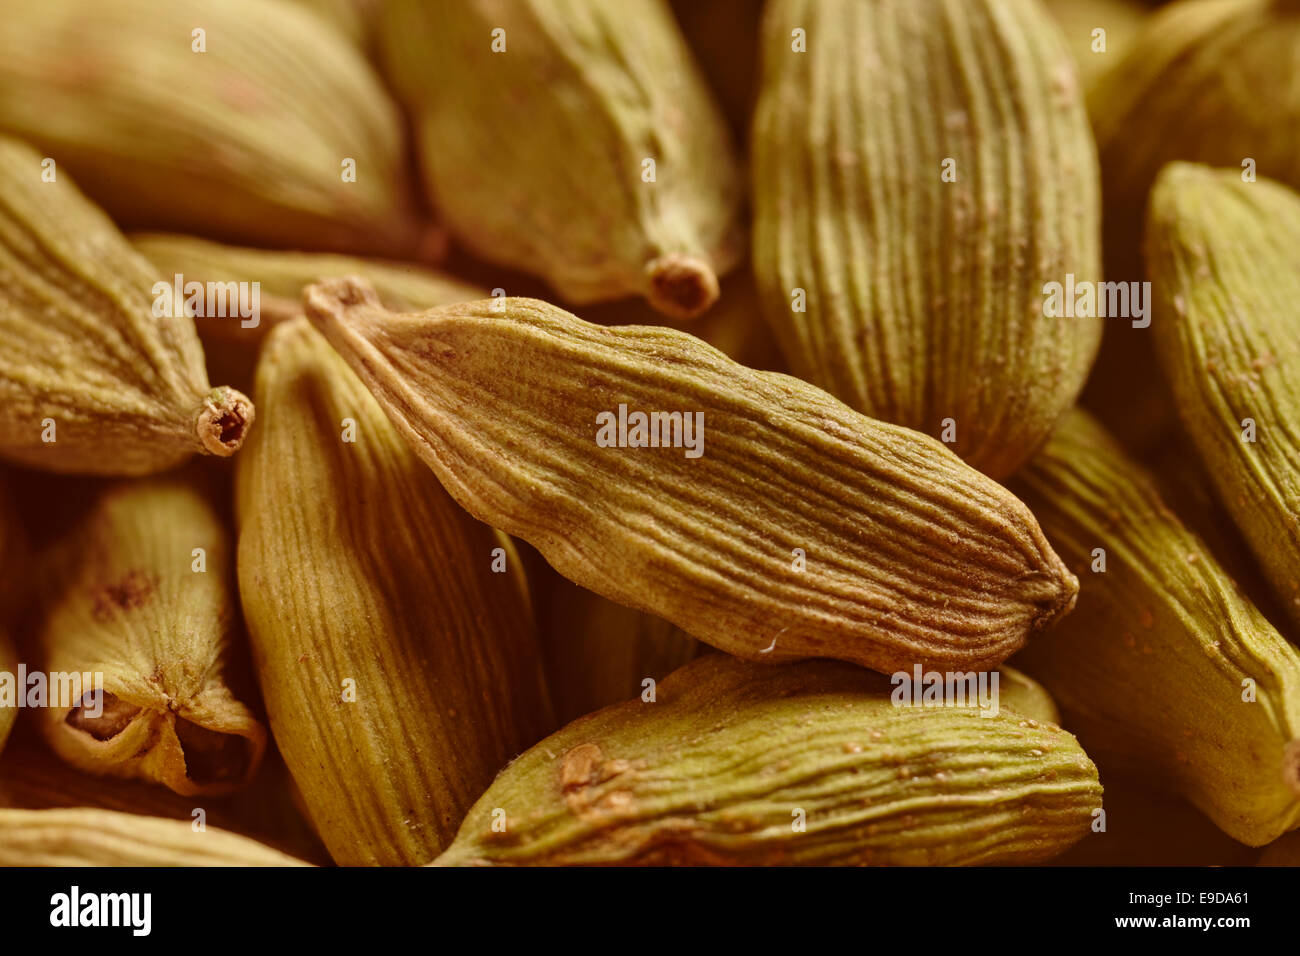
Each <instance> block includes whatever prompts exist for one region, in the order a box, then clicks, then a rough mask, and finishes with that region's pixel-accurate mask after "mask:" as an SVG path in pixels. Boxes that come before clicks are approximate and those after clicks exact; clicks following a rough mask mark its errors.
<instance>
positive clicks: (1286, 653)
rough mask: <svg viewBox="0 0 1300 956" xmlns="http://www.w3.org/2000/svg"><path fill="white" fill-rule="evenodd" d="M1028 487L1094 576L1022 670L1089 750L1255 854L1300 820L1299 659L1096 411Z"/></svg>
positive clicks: (1075, 420) (1034, 645) (1070, 557)
mask: <svg viewBox="0 0 1300 956" xmlns="http://www.w3.org/2000/svg"><path fill="white" fill-rule="evenodd" d="M1014 487H1015V488H1016V489H1017V490H1018V491H1019V492H1020V493H1021V494H1022V495H1023V497H1024V499H1025V501H1026V502H1027V503H1028V504H1029V506H1030V507H1031V508H1032V509H1033V510H1034V513H1035V514H1036V515H1037V516H1038V518H1039V520H1040V521H1041V522H1042V524H1043V529H1044V530H1045V531H1046V532H1047V535H1048V537H1049V538H1050V539H1051V541H1052V543H1053V544H1054V545H1055V547H1057V548H1058V549H1060V552H1061V554H1062V556H1063V557H1065V559H1066V561H1067V562H1069V563H1070V565H1071V567H1073V568H1074V569H1075V570H1076V571H1077V572H1078V574H1079V576H1080V578H1081V587H1080V594H1079V603H1078V607H1076V608H1075V610H1074V612H1073V613H1072V614H1071V615H1070V616H1069V617H1067V618H1066V619H1065V620H1063V621H1062V622H1061V623H1060V624H1059V625H1058V626H1057V627H1056V628H1054V629H1053V630H1052V631H1051V632H1049V633H1047V634H1043V635H1041V636H1040V637H1038V638H1037V639H1036V640H1034V641H1033V642H1031V643H1030V645H1029V646H1028V647H1027V648H1026V649H1025V651H1024V652H1022V653H1021V654H1020V655H1018V656H1017V658H1016V666H1018V667H1022V668H1024V670H1025V671H1027V672H1028V673H1029V674H1030V675H1031V676H1033V677H1034V678H1035V679H1037V680H1039V681H1041V682H1042V683H1043V684H1044V685H1045V686H1046V687H1047V689H1048V690H1049V691H1050V692H1051V693H1052V696H1053V697H1054V698H1055V699H1056V701H1057V703H1058V704H1059V705H1060V707H1061V711H1062V713H1063V715H1064V718H1065V724H1066V726H1068V727H1069V728H1070V729H1071V730H1072V731H1073V732H1075V733H1076V734H1078V736H1079V739H1080V741H1081V742H1082V743H1083V745H1084V746H1085V747H1086V748H1087V749H1088V753H1089V754H1090V755H1092V756H1093V757H1094V758H1095V759H1097V760H1098V761H1099V763H1100V764H1101V766H1102V767H1103V768H1104V769H1109V768H1111V767H1114V768H1115V769H1116V770H1118V771H1120V772H1124V773H1130V774H1132V775H1134V776H1135V777H1137V778H1138V779H1143V780H1148V781H1150V782H1151V783H1153V784H1155V785H1156V786H1159V787H1161V788H1162V789H1166V790H1171V791H1173V792H1174V793H1177V794H1178V795H1180V796H1182V797H1184V798H1186V799H1187V800H1188V801H1190V802H1191V803H1192V804H1193V805H1194V806H1196V807H1197V808H1199V809H1200V810H1201V811H1202V812H1203V813H1205V815H1206V816H1208V817H1209V818H1210V819H1211V820H1213V821H1214V822H1215V824H1217V825H1218V826H1219V828H1220V829H1222V830H1223V831H1224V832H1225V833H1227V834H1228V835H1229V836H1231V837H1233V838H1234V839H1236V840H1239V841H1241V842H1242V843H1245V844H1248V845H1250V846H1260V845H1262V844H1264V843H1267V842H1269V841H1270V840H1273V839H1275V838H1276V837H1278V836H1280V835H1281V834H1283V833H1285V832H1286V831H1287V830H1290V829H1292V828H1294V827H1295V826H1297V825H1300V652H1297V650H1296V648H1295V647H1293V646H1292V645H1291V644H1289V643H1287V641H1286V640H1285V639H1284V638H1283V637H1282V636H1281V635H1280V634H1278V632H1277V631H1276V630H1274V629H1273V627H1272V625H1270V624H1269V622H1268V621H1267V620H1266V619H1265V618H1264V616H1263V615H1262V614H1261V613H1260V612H1259V611H1258V610H1257V609H1256V608H1255V606H1254V605H1252V604H1251V603H1250V602H1249V601H1248V600H1246V599H1245V598H1244V597H1243V596H1242V595H1241V594H1240V592H1239V591H1238V590H1237V587H1236V585H1235V584H1234V583H1233V581H1232V579H1231V578H1230V577H1229V575H1228V574H1227V572H1226V571H1224V569H1223V568H1222V567H1221V566H1220V565H1219V564H1218V562H1217V561H1216V560H1215V558H1214V556H1213V555H1212V554H1211V553H1210V551H1209V549H1207V548H1206V547H1205V545H1204V544H1203V543H1202V542H1201V540H1200V539H1199V538H1198V537H1197V536H1196V535H1195V534H1193V533H1192V532H1191V531H1189V530H1188V529H1187V528H1186V527H1185V526H1184V525H1183V524H1182V523H1181V522H1180V521H1179V519H1178V518H1177V517H1176V516H1175V515H1174V514H1173V513H1172V512H1171V511H1170V510H1169V509H1168V508H1167V507H1166V505H1165V503H1164V502H1163V501H1162V500H1161V498H1160V496H1159V493H1158V491H1157V489H1156V486H1155V483H1154V482H1153V481H1152V480H1151V479H1150V477H1149V476H1147V475H1146V473H1145V471H1144V470H1143V469H1142V468H1141V467H1140V466H1139V465H1138V464H1137V463H1136V462H1135V461H1132V460H1131V459H1129V458H1128V457H1127V456H1126V455H1125V454H1124V453H1123V451H1122V450H1121V449H1120V447H1119V446H1118V444H1117V443H1116V442H1115V441H1114V440H1113V439H1111V438H1110V437H1109V436H1108V435H1107V434H1106V433H1105V432H1104V431H1103V430H1102V429H1101V428H1100V426H1098V425H1097V424H1096V423H1095V422H1094V421H1093V420H1092V419H1090V418H1089V417H1088V416H1087V415H1086V413H1084V412H1072V413H1071V414H1070V416H1068V417H1067V418H1066V419H1065V421H1064V422H1063V423H1062V425H1061V427H1060V429H1059V430H1058V432H1057V433H1056V434H1055V435H1054V436H1053V437H1052V440H1051V441H1050V442H1049V443H1048V444H1047V446H1046V447H1045V448H1044V449H1043V450H1042V451H1041V452H1040V453H1039V454H1038V455H1036V456H1035V457H1034V459H1033V460H1032V461H1031V462H1030V464H1029V465H1028V466H1027V467H1026V468H1025V469H1024V471H1023V472H1022V474H1021V475H1020V477H1019V478H1018V479H1017V481H1016V482H1015V483H1014ZM1103 562H1104V563H1103ZM1102 568H1104V570H1102Z"/></svg>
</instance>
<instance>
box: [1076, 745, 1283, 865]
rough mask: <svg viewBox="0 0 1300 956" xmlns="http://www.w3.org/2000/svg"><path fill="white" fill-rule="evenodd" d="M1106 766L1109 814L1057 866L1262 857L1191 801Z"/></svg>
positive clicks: (1239, 861) (1234, 861)
mask: <svg viewBox="0 0 1300 956" xmlns="http://www.w3.org/2000/svg"><path fill="white" fill-rule="evenodd" d="M1101 769H1102V776H1103V777H1104V778H1105V781H1106V806H1105V814H1106V815H1105V817H1104V818H1102V817H1098V819H1097V820H1096V821H1094V824H1093V832H1092V833H1091V834H1089V836H1088V839H1086V840H1080V841H1079V842H1078V843H1076V844H1075V845H1074V846H1072V847H1070V849H1068V850H1066V851H1065V852H1064V853H1063V854H1061V855H1060V856H1058V857H1057V858H1056V859H1054V860H1052V865H1053V866H1250V865H1251V864H1253V863H1255V861H1256V860H1257V859H1258V858H1259V855H1260V854H1259V850H1258V849H1255V848H1252V847H1247V846H1242V845H1241V844H1240V843H1238V842H1237V841H1236V840H1234V839H1232V837H1230V836H1228V835H1227V834H1226V833H1224V832H1223V831H1222V830H1220V829H1219V828H1218V827H1216V826H1215V825H1214V824H1213V823H1211V822H1210V821H1209V820H1208V819H1206V817H1205V815H1204V814H1203V813H1201V812H1200V811H1199V810H1197V809H1196V808H1195V807H1193V806H1192V805H1191V804H1190V803H1188V802H1187V801H1186V800H1182V799H1180V798H1178V797H1174V796H1171V795H1170V794H1168V793H1163V792H1161V791H1160V790H1158V789H1154V788H1153V787H1152V786H1151V785H1150V783H1146V784H1144V783H1142V782H1141V781H1135V780H1132V779H1130V778H1128V777H1125V776H1123V775H1122V774H1116V773H1112V772H1110V770H1109V769H1108V768H1106V767H1105V766H1103V767H1102V768H1101ZM1103 823H1104V825H1105V828H1104V829H1103V828H1102V824H1103Z"/></svg>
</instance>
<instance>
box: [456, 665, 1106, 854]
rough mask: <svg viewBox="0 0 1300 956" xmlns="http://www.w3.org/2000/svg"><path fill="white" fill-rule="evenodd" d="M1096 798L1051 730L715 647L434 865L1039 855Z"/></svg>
mask: <svg viewBox="0 0 1300 956" xmlns="http://www.w3.org/2000/svg"><path fill="white" fill-rule="evenodd" d="M1100 806H1101V786H1100V784H1098V782H1097V770H1096V768H1095V767H1094V766H1093V765H1092V762H1091V761H1090V760H1089V759H1088V758H1087V756H1086V755H1085V754H1084V752H1083V750H1081V749H1080V747H1079V745H1078V743H1077V742H1076V741H1075V739H1074V738H1073V737H1071V736H1070V735H1069V734H1068V733H1066V732H1065V731H1063V730H1061V729H1060V728H1059V727H1056V726H1054V725H1051V724H1041V723H1039V722H1038V721H1035V720H1032V719H1030V718H1027V717H1023V716H1019V715H1016V714H1013V713H1011V712H1010V711H1002V712H1000V713H999V714H998V715H997V716H996V717H992V718H988V717H981V716H979V712H978V711H977V710H975V709H967V708H958V707H940V708H931V709H922V708H905V707H896V706H894V704H893V703H892V702H891V700H890V686H889V682H888V681H886V680H885V679H883V678H881V677H879V676H877V675H872V674H869V673H867V672H865V671H863V670H861V669H859V668H855V667H850V666H848V665H844V664H838V663H833V662H828V661H810V662H805V663H802V664H793V665H788V666H784V667H775V668H772V667H762V666H759V665H755V664H748V663H745V662H743V661H739V660H736V659H735V658H732V657H729V656H727V655H724V654H710V655H707V656H706V657H704V658H702V659H700V660H698V661H696V662H694V663H692V664H688V665H687V666H686V667H684V668H682V669H681V670H679V671H677V672H676V673H674V674H673V675H672V676H670V677H669V678H668V679H667V680H665V681H664V682H663V683H662V684H661V685H660V688H659V699H658V701H657V702H656V703H653V704H649V703H642V702H641V701H640V700H634V701H630V702H628V703H625V704H618V705H615V706H613V707H609V708H606V709H605V710H602V711H600V712H599V713H596V714H592V715H591V716H589V717H585V718H583V719H581V720H578V721H575V722H574V723H572V724H569V725H568V726H567V727H565V728H564V729H563V730H561V731H559V732H558V733H556V734H553V735H552V736H550V737H548V738H547V739H546V740H544V741H542V742H541V743H540V744H538V745H537V746H536V747H534V748H533V749H532V750H530V751H528V752H527V753H526V754H524V755H523V756H522V757H520V758H519V759H518V760H516V761H515V762H514V763H512V764H511V765H510V766H509V767H507V768H506V769H505V770H504V771H502V773H501V775H500V776H499V777H498V778H497V780H496V782H495V783H493V784H492V786H491V787H490V788H489V789H488V791H487V793H485V794H484V795H483V797H482V799H481V800H479V801H478V803H476V804H475V805H474V808H473V809H472V810H471V811H470V813H469V816H468V817H467V818H466V820H465V825H464V826H463V827H461V831H460V833H459V834H457V836H456V842H455V843H454V844H452V846H451V847H450V848H449V849H448V851H447V852H446V854H444V855H443V856H442V857H441V858H439V860H438V861H437V862H438V864H439V865H443V866H454V865H475V864H479V865H483V864H496V865H511V864H545V865H566V864H578V865H592V864H607V865H608V864H615V865H617V864H623V865H627V864H643V865H666V864H688V865H828V864H857V865H861V864H878V865H888V866H899V865H903V866H906V865H974V864H1012V863H1034V862H1038V861H1041V860H1045V859H1048V858H1050V857H1052V856H1054V855H1055V854H1057V853H1059V852H1061V851H1062V850H1064V849H1065V848H1066V847H1068V846H1070V845H1071V844H1072V843H1074V842H1076V841H1077V840H1079V839H1080V838H1081V837H1083V836H1084V835H1085V834H1087V832H1088V826H1089V823H1090V821H1091V819H1092V811H1093V810H1094V809H1096V808H1098V807H1100ZM498 811H504V819H505V827H504V829H502V827H501V826H500V824H499V823H498V824H497V825H496V826H495V827H494V825H493V824H494V821H498V820H500V817H501V814H500V813H499V812H498ZM801 814H802V817H800V815H801ZM800 818H801V819H802V823H803V828H802V829H800V828H799V827H798V826H797V825H796V821H797V820H798V819H800Z"/></svg>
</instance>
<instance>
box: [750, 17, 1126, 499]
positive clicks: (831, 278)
mask: <svg viewBox="0 0 1300 956" xmlns="http://www.w3.org/2000/svg"><path fill="white" fill-rule="evenodd" d="M764 16H765V22H764V41H763V42H764V48H763V81H762V87H761V93H760V97H759V105H758V112H757V114H756V118H755V128H754V134H753V148H752V152H753V162H754V170H753V192H754V207H755V223H754V270H755V274H756V275H757V276H758V280H759V289H760V293H761V295H762V302H763V307H764V312H765V314H766V316H767V318H768V320H769V321H770V322H771V323H772V325H773V328H774V329H775V331H776V333H777V337H778V339H779V340H780V342H781V345H782V348H783V349H784V351H785V353H786V357H787V358H788V359H789V360H790V363H791V368H792V370H793V371H795V373H796V374H799V375H800V376H801V377H803V378H806V379H808V380H809V381H811V382H814V383H815V384H817V385H820V386H821V387H822V388H825V389H826V390H827V391H829V392H831V393H832V394H834V395H836V396H837V397H839V398H840V399H842V400H843V401H845V402H847V403H848V404H849V405H851V406H853V407H854V408H856V409H858V410H859V411H861V412H864V413H865V414H867V415H870V416H872V417H873V418H879V419H882V420H884V421H889V422H893V423H895V424H899V425H905V426H907V427H910V428H915V429H917V430H919V431H923V432H926V433H927V434H931V435H935V436H939V435H940V434H942V431H943V428H944V422H945V420H947V419H951V420H952V423H953V424H954V425H955V432H956V434H955V442H952V443H951V445H952V447H953V449H954V450H955V451H956V452H957V453H958V454H959V455H960V456H961V457H962V458H964V459H965V460H966V461H967V462H969V463H970V464H972V465H973V466H975V467H977V468H979V469H980V470H981V471H984V472H985V473H987V474H989V475H991V476H993V477H995V478H1001V477H1003V476H1005V475H1008V474H1010V473H1011V472H1012V471H1014V470H1015V469H1016V468H1017V467H1018V466H1019V465H1020V464H1021V463H1022V462H1023V461H1024V460H1025V459H1026V458H1027V457H1028V456H1029V455H1030V453H1031V452H1032V451H1033V450H1034V448H1035V447H1037V446H1038V445H1039V444H1040V443H1041V442H1042V441H1043V440H1044V439H1045V438H1046V437H1047V435H1048V433H1049V432H1050V431H1051V428H1052V426H1053V425H1054V424H1055V422H1056V420H1057V418H1059V417H1060V415H1061V413H1062V412H1063V411H1064V410H1065V409H1066V408H1068V407H1069V406H1070V405H1071V404H1072V403H1073V401H1074V399H1075V397H1076V395H1077V394H1078V392H1079V390H1080V388H1081V387H1082V386H1083V382H1084V378H1085V377H1086V375H1087V373H1088V369H1089V366H1090V365H1091V362H1092V359H1093V357H1094V355H1095V353H1096V350H1097V346H1098V343H1099V342H1100V337H1101V321H1100V320H1099V319H1097V318H1065V317H1048V316H1045V315H1044V306H1045V296H1044V291H1043V287H1044V284H1045V283H1048V282H1060V283H1064V282H1066V281H1067V275H1073V276H1074V277H1075V280H1076V282H1077V281H1082V280H1087V281H1096V280H1098V279H1099V278H1100V248H1099V240H1100V207H1099V198H1098V178H1097V161H1096V155H1095V148H1094V146H1093V142H1092V136H1091V132H1090V130H1089V127H1088V119H1087V116H1086V114H1085V110H1084V105H1083V96H1082V93H1081V92H1080V90H1079V88H1078V81H1077V79H1076V77H1075V71H1074V66H1073V63H1072V62H1071V59H1070V55H1069V53H1068V51H1067V50H1066V48H1065V46H1064V44H1063V43H1062V40H1061V37H1060V32H1059V30H1058V29H1057V27H1056V25H1055V24H1054V23H1052V22H1051V20H1050V18H1049V17H1048V15H1047V14H1046V13H1045V12H1044V11H1043V10H1042V9H1041V7H1040V6H1039V5H1038V3H1037V0H873V2H862V0H775V2H772V3H770V4H769V5H768V6H767V8H766V11H765V14H764ZM795 30H803V31H805V34H806V45H807V51H806V52H796V51H795V50H793V49H792V45H794V44H796V43H797V42H799V41H798V39H796V38H793V37H792V31H795ZM947 160H952V161H954V163H955V165H954V166H951V167H950V169H951V170H952V172H953V173H954V174H955V176H956V180H955V181H953V182H945V181H944V179H943V175H944V172H945V166H944V164H945V162H946V161H947ZM796 290H802V293H803V296H802V298H803V299H804V301H800V298H801V297H800V295H799V293H798V292H797V291H796ZM945 440H946V439H945Z"/></svg>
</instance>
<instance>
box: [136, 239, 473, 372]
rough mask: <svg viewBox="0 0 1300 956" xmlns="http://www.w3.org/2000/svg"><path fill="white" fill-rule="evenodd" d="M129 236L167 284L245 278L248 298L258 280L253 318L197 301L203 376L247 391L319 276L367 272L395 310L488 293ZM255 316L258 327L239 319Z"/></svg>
mask: <svg viewBox="0 0 1300 956" xmlns="http://www.w3.org/2000/svg"><path fill="white" fill-rule="evenodd" d="M129 238H130V240H131V244H132V245H133V246H134V247H135V250H136V252H138V253H140V255H142V256H144V257H145V258H146V259H148V260H149V261H150V262H151V263H153V265H154V266H155V267H156V269H157V272H158V277H157V279H156V280H155V281H161V282H165V283H167V285H168V286H173V284H174V282H175V277H176V276H177V275H180V276H182V277H183V279H184V283H188V282H191V281H193V282H201V283H204V285H205V288H206V284H207V283H209V282H215V283H227V284H228V283H231V282H236V283H239V282H245V283H249V284H250V287H249V288H250V292H249V295H251V283H254V282H256V283H258V284H259V286H258V299H259V311H258V315H257V316H256V317H255V318H254V319H245V318H242V317H240V316H238V315H235V314H233V312H232V310H231V308H230V307H229V306H227V308H226V310H225V311H226V314H225V315H224V316H223V315H212V316H208V315H205V311H206V310H205V309H204V305H205V304H206V300H204V301H203V302H199V303H197V304H198V306H199V308H198V309H197V314H196V316H195V320H194V324H195V327H196V328H197V329H198V333H199V338H200V339H201V340H202V342H203V348H204V352H205V353H206V354H207V359H208V371H209V374H211V375H214V376H219V377H220V379H221V380H222V381H229V382H231V383H232V384H235V385H237V386H238V387H239V388H248V389H249V390H250V391H251V389H252V377H253V370H254V368H255V367H256V365H257V353H258V350H259V349H260V348H261V346H262V342H263V341H264V340H265V339H266V335H267V333H268V332H269V331H270V330H271V329H272V328H273V327H274V326H275V325H277V324H278V323H280V322H285V321H288V320H289V319H294V318H297V317H298V316H300V315H302V290H303V288H304V287H305V286H308V285H310V284H311V283H313V282H315V281H317V280H319V279H324V278H330V277H333V276H347V275H359V276H365V278H366V279H368V280H369V281H370V282H371V283H372V284H373V285H374V287H375V289H376V291H378V293H379V297H380V299H382V300H383V302H384V304H385V305H386V306H388V307H389V308H391V309H401V310H404V309H428V308H432V307H433V306H435V305H446V304H447V303H450V302H464V301H466V300H468V299H481V298H483V297H484V296H485V295H487V292H486V290H484V289H480V288H478V287H477V286H473V285H470V284H469V283H466V282H462V281H461V280H459V279H456V278H454V277H452V276H448V275H444V274H442V273H439V272H435V271H432V270H430V269H424V268H421V267H420V266H416V265H411V264H409V263H402V262H393V261H388V260H384V259H359V258H356V257H354V256H342V255H330V254H327V253H311V252H281V251H278V250H267V249H249V248H245V247H242V246H229V245H223V244H221V243H218V242H212V241H210V240H207V239H200V238H198V237H195V236H181V235H174V234H169V233H138V234H136V235H133V236H130V237H129ZM184 283H182V287H183V286H184ZM238 294H239V293H238V287H236V288H235V289H233V290H231V292H230V293H228V295H227V297H226V299H225V301H226V302H231V301H236V299H235V297H236V296H237V295H238ZM221 301H222V300H220V299H218V300H217V304H218V305H220V303H221ZM214 311H215V310H214ZM254 321H255V323H256V324H249V325H247V326H245V324H244V323H245V322H249V323H252V322H254Z"/></svg>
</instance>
